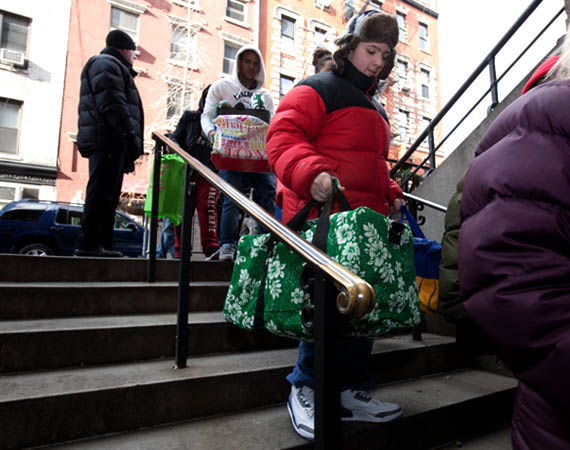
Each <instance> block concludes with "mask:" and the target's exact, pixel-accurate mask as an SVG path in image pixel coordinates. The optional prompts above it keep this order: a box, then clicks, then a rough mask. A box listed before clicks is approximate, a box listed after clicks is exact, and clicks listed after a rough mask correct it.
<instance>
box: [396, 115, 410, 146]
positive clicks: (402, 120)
mask: <svg viewBox="0 0 570 450" xmlns="http://www.w3.org/2000/svg"><path fill="white" fill-rule="evenodd" d="M409 116H410V114H409V113H408V112H407V111H402V110H401V109H400V110H399V113H398V131H399V134H400V140H402V141H403V140H404V139H406V137H407V135H408V120H409Z"/></svg>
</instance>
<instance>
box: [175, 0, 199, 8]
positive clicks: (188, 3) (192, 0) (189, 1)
mask: <svg viewBox="0 0 570 450" xmlns="http://www.w3.org/2000/svg"><path fill="white" fill-rule="evenodd" d="M172 3H174V4H176V5H179V6H184V7H186V8H192V9H199V8H200V5H199V4H198V0H172Z"/></svg>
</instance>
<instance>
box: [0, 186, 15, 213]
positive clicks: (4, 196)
mask: <svg viewBox="0 0 570 450" xmlns="http://www.w3.org/2000/svg"><path fill="white" fill-rule="evenodd" d="M15 198H16V188H12V187H7V186H0V208H3V207H4V206H6V205H7V204H8V203H10V202H11V201H13V200H14V199H15ZM3 218H4V217H2V219H3ZM2 219H0V220H2Z"/></svg>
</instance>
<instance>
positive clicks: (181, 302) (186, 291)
mask: <svg viewBox="0 0 570 450" xmlns="http://www.w3.org/2000/svg"><path fill="white" fill-rule="evenodd" d="M192 173H193V170H192V168H191V167H190V165H189V164H186V165H185V170H184V186H185V188H184V200H183V215H182V225H181V226H182V236H181V239H180V240H181V241H182V242H181V244H180V245H181V248H180V263H179V265H178V267H179V270H180V272H179V273H178V307H177V317H176V368H177V369H183V368H184V367H186V361H187V359H188V312H189V307H188V301H189V300H188V299H189V296H190V262H191V259H192V245H191V244H192V218H193V215H194V197H195V192H196V189H195V188H196V183H195V182H194V181H192Z"/></svg>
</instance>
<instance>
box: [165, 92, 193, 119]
mask: <svg viewBox="0 0 570 450" xmlns="http://www.w3.org/2000/svg"><path fill="white" fill-rule="evenodd" d="M182 91H184V92H182ZM191 105H192V89H191V88H190V87H188V86H187V87H186V89H183V85H182V84H178V83H169V84H168V98H167V105H166V118H167V119H171V118H173V117H174V118H178V117H180V116H181V115H182V113H183V112H184V111H185V110H187V109H190V107H191Z"/></svg>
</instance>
